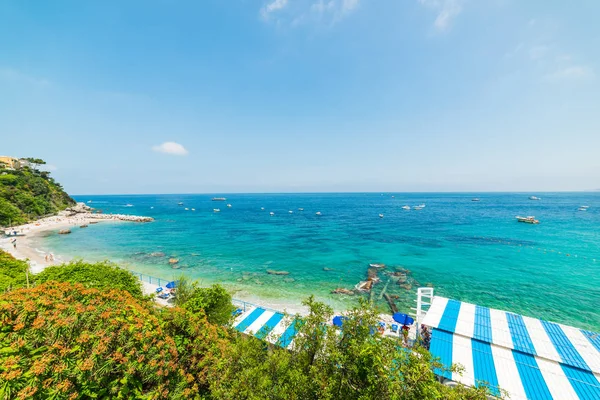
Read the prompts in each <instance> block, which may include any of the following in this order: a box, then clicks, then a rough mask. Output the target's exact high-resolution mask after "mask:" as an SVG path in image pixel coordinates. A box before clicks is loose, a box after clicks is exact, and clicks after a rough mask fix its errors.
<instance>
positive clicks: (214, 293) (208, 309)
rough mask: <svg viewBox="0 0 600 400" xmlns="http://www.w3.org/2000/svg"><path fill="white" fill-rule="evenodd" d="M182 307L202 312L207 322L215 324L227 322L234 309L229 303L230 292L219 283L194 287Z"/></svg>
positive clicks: (193, 311)
mask: <svg viewBox="0 0 600 400" xmlns="http://www.w3.org/2000/svg"><path fill="white" fill-rule="evenodd" d="M177 296H179V293H178V294H177ZM182 307H183V308H185V309H186V310H188V311H190V312H192V313H199V312H204V314H206V318H207V319H208V322H210V323H213V324H217V325H226V324H227V323H229V321H230V320H231V317H232V312H233V311H234V310H235V307H233V305H232V304H231V294H229V292H228V291H227V290H226V289H225V288H224V287H223V286H221V285H212V286H210V287H207V288H203V287H196V288H194V290H193V292H192V294H191V296H189V298H188V300H187V301H186V302H185V303H184V304H183V305H182Z"/></svg>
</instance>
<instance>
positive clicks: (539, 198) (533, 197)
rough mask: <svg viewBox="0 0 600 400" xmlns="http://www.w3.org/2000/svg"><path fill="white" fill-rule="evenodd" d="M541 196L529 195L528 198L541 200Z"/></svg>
mask: <svg viewBox="0 0 600 400" xmlns="http://www.w3.org/2000/svg"><path fill="white" fill-rule="evenodd" d="M541 199H542V198H541V197H535V196H529V200H541Z"/></svg>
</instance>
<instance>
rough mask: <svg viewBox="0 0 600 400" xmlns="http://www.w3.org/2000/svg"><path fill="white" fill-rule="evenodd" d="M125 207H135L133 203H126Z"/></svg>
mask: <svg viewBox="0 0 600 400" xmlns="http://www.w3.org/2000/svg"><path fill="white" fill-rule="evenodd" d="M125 207H133V204H125Z"/></svg>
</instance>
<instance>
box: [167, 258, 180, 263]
mask: <svg viewBox="0 0 600 400" xmlns="http://www.w3.org/2000/svg"><path fill="white" fill-rule="evenodd" d="M178 262H179V260H178V259H176V258H169V264H177V263H178Z"/></svg>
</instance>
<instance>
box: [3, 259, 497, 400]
mask: <svg viewBox="0 0 600 400" xmlns="http://www.w3.org/2000/svg"><path fill="white" fill-rule="evenodd" d="M26 267H27V263H25V262H23V261H17V260H15V259H14V258H12V257H11V256H10V255H8V254H6V253H3V252H2V251H0V277H3V276H6V277H8V278H10V279H12V280H13V282H15V284H13V285H12V286H11V287H5V288H4V289H3V290H0V399H5V398H6V399H8V398H22V399H46V398H55V399H78V398H91V397H94V398H140V399H159V398H164V399H167V398H168V399H200V398H204V399H236V400H237V399H257V400H258V399H282V400H283V399H299V400H300V399H338V398H343V399H356V400H358V399H381V400H386V399H398V400H403V399H406V400H417V399H419V400H421V399H440V398H443V399H449V400H458V399H468V400H484V399H486V389H485V388H480V389H472V388H465V387H462V386H459V387H457V388H450V387H446V386H444V385H441V384H440V383H438V382H437V380H436V378H435V375H434V373H433V371H434V369H435V368H440V369H443V367H442V366H441V365H440V364H439V363H437V362H436V361H435V360H433V359H432V357H431V355H430V353H429V352H428V351H426V350H425V349H423V348H421V347H419V346H416V347H415V348H413V349H407V348H405V347H402V346H401V345H400V344H399V342H398V341H397V340H392V339H389V338H385V337H382V336H381V335H380V334H379V333H378V332H377V331H376V330H374V329H372V327H374V326H376V324H377V321H378V318H377V313H376V312H375V311H374V310H373V309H372V308H371V306H370V305H369V303H368V302H366V301H365V302H360V303H359V304H358V306H357V307H356V308H355V309H353V310H351V311H350V312H349V314H348V318H347V319H346V320H345V321H344V325H343V329H342V330H341V331H338V330H336V328H335V327H333V326H331V325H328V324H324V321H328V320H331V316H332V310H331V309H330V308H329V307H328V306H326V305H324V304H322V303H319V302H316V301H315V300H314V299H313V298H309V299H308V300H307V301H306V302H305V305H306V306H307V307H308V308H309V310H310V313H309V314H308V315H307V316H305V317H296V328H297V329H298V334H297V335H296V338H295V339H294V349H293V350H287V349H283V348H280V347H277V346H274V345H270V344H268V343H267V342H266V341H262V340H259V339H256V338H255V337H253V336H247V335H243V334H240V333H239V332H237V331H235V330H233V329H230V328H228V327H227V326H228V325H229V324H228V322H229V321H230V320H231V317H232V313H231V310H232V309H233V307H232V304H231V296H230V294H229V293H227V291H226V290H225V289H224V288H223V287H221V286H219V285H214V286H211V287H209V288H201V287H199V286H198V285H196V284H194V283H192V282H190V281H189V280H186V279H185V278H181V279H180V281H179V283H180V285H179V287H178V289H177V292H178V295H177V297H178V299H179V300H178V301H179V303H178V304H177V305H176V306H175V307H172V308H164V307H159V306H157V305H156V304H155V303H154V302H152V301H150V300H149V298H148V297H145V296H143V295H142V293H141V290H140V286H139V282H137V280H136V278H135V277H134V276H133V275H131V274H130V273H129V272H128V271H125V270H119V269H118V268H117V267H115V266H114V265H113V264H110V263H97V264H89V263H85V262H82V261H76V262H73V263H71V264H67V265H64V266H57V267H50V268H48V269H46V270H45V271H44V272H42V273H41V274H38V275H33V276H30V278H31V279H30V285H31V286H32V287H31V288H29V289H27V288H26V287H25V286H26V285H25V281H24V279H25V269H26ZM3 279H5V278H3ZM1 281H2V279H0V282H1ZM17 287H20V288H18V289H16V288H17ZM182 289H183V290H182Z"/></svg>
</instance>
